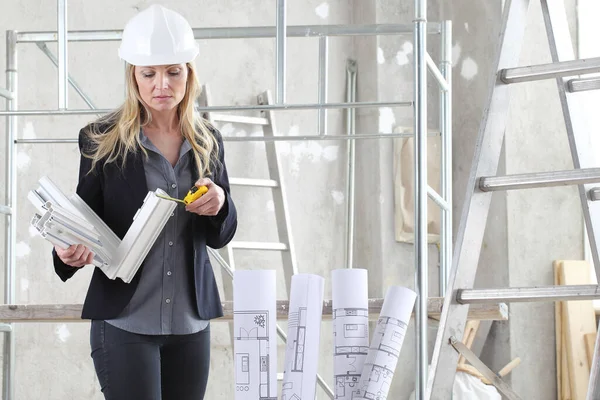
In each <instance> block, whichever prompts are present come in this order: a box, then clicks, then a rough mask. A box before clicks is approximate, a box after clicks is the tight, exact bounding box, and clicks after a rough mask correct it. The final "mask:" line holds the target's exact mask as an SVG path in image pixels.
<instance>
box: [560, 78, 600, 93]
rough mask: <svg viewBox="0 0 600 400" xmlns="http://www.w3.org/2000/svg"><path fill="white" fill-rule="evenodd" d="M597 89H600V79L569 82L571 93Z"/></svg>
mask: <svg viewBox="0 0 600 400" xmlns="http://www.w3.org/2000/svg"><path fill="white" fill-rule="evenodd" d="M597 89H600V77H597V78H581V79H571V80H570V81H569V82H567V90H568V91H569V92H571V93H573V92H585V91H588V90H597Z"/></svg>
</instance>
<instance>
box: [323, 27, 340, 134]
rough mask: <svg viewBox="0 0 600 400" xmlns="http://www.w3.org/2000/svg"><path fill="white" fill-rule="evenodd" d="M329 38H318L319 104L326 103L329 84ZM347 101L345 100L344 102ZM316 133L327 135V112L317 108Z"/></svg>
mask: <svg viewBox="0 0 600 400" xmlns="http://www.w3.org/2000/svg"><path fill="white" fill-rule="evenodd" d="M328 67H329V38H328V37H327V36H321V37H320V38H319V92H318V98H319V104H325V103H327V86H328V82H329V68H328ZM346 101H347V100H346ZM317 131H318V132H319V135H326V134H327V110H326V109H323V108H319V119H318V120H317Z"/></svg>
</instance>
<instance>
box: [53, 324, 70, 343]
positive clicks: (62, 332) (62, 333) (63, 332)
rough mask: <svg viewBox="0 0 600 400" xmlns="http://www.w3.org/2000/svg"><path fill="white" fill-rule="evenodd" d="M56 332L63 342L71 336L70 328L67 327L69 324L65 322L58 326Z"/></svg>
mask: <svg viewBox="0 0 600 400" xmlns="http://www.w3.org/2000/svg"><path fill="white" fill-rule="evenodd" d="M55 332H56V336H58V339H59V340H60V341H61V342H63V343H65V342H66V341H67V339H68V338H69V337H70V336H71V332H69V328H67V325H65V324H62V325H60V326H59V327H57V328H56V330H55Z"/></svg>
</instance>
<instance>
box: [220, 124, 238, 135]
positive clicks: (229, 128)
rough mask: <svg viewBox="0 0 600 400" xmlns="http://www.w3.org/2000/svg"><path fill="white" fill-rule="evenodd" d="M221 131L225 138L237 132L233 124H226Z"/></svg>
mask: <svg viewBox="0 0 600 400" xmlns="http://www.w3.org/2000/svg"><path fill="white" fill-rule="evenodd" d="M219 130H220V131H221V134H222V135H223V136H231V134H232V133H233V132H234V131H235V129H234V128H233V125H232V124H225V125H223V126H222V127H221V129H219Z"/></svg>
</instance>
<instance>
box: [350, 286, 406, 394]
mask: <svg viewBox="0 0 600 400" xmlns="http://www.w3.org/2000/svg"><path fill="white" fill-rule="evenodd" d="M415 300H416V293H415V292H413V291H412V290H410V289H407V288H405V287H401V286H392V287H391V288H390V289H388V292H387V294H386V297H385V299H384V302H383V307H382V308H381V314H380V316H379V319H378V321H377V327H376V328H375V332H374V333H373V339H372V341H371V345H370V347H369V352H368V355H367V358H366V360H365V364H364V366H363V370H362V374H361V377H360V383H359V385H358V389H357V391H356V392H355V393H354V394H353V396H354V397H353V399H369V400H386V399H387V395H388V393H389V390H390V386H391V383H392V379H393V377H394V371H395V370H396V365H397V364H398V360H399V358H400V350H401V349H402V343H403V342H404V337H405V335H406V330H407V329H408V322H409V321H410V315H411V313H412V309H413V307H414V304H415Z"/></svg>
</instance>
